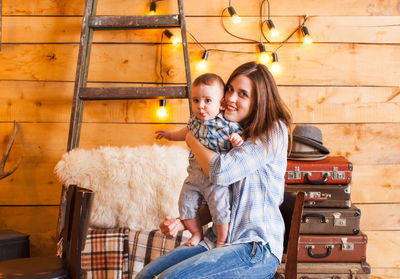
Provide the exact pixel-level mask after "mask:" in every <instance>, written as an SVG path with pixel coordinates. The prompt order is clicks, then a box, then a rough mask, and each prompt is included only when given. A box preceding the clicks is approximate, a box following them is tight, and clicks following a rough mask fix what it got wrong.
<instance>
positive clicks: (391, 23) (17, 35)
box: [2, 16, 400, 44]
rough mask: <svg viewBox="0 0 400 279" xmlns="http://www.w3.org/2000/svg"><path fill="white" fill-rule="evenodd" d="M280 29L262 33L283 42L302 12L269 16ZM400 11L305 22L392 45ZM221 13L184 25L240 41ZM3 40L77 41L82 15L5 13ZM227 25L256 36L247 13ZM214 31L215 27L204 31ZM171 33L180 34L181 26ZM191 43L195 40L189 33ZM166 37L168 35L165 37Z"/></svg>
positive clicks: (155, 34) (205, 38) (129, 33)
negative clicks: (221, 16)
mask: <svg viewBox="0 0 400 279" xmlns="http://www.w3.org/2000/svg"><path fill="white" fill-rule="evenodd" d="M271 19H272V20H273V22H274V24H275V26H276V28H277V29H278V30H279V35H278V36H277V37H276V38H271V37H269V32H268V29H267V27H264V32H265V34H266V35H267V36H268V39H269V40H270V41H271V42H282V41H283V40H284V39H286V37H287V36H288V35H289V34H290V33H292V32H293V31H294V29H296V28H297V27H298V26H299V24H301V23H302V22H303V17H297V16H292V17H272V18H271ZM399 21H400V16H325V17H321V16H310V17H309V18H308V20H307V27H308V29H309V31H310V34H311V35H312V38H313V42H315V43H317V42H325V43H326V42H333V43H338V42H342V43H373V44H393V43H399V42H400V35H399V34H400V26H399V25H398V22H399ZM221 22H222V21H221V18H218V17H187V18H186V25H187V30H188V31H189V32H190V34H193V36H194V37H195V38H196V39H197V40H198V41H199V42H201V43H207V42H219V43H226V42H235V43H241V42H243V41H242V40H239V39H238V38H235V37H233V36H231V35H229V34H228V33H227V32H225V31H224V29H223V26H222V23H221ZM3 24H4V28H3V34H2V42H3V43H78V42H79V39H80V32H81V24H82V17H79V16H76V17H56V16H53V17H48V16H46V17H43V16H35V17H25V16H5V17H4V18H3ZM224 24H225V25H226V27H227V28H228V30H229V31H230V32H232V33H234V34H235V35H238V36H241V37H244V38H250V39H253V40H260V32H259V17H258V16H257V17H246V18H244V19H243V21H242V22H241V24H240V25H236V24H233V23H232V22H231V20H230V19H229V18H227V19H224ZM208 30H213V32H208ZM170 31H171V32H173V33H175V34H176V35H178V36H180V30H179V29H171V30H170ZM162 32H163V30H151V29H146V30H124V31H116V30H114V31H100V32H97V31H96V32H94V37H93V41H94V42H136V43H137V42H152V43H159V42H160V41H161V33H162ZM301 39H302V38H301V34H300V33H296V34H295V35H294V36H293V37H292V38H291V39H290V40H289V42H301ZM188 40H189V42H192V43H193V42H194V40H193V38H192V37H191V36H189V37H188ZM164 42H166V43H168V42H169V40H168V39H167V38H165V36H164Z"/></svg>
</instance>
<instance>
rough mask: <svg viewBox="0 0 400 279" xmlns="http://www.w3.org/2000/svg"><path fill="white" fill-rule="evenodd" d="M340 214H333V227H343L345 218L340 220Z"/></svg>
mask: <svg viewBox="0 0 400 279" xmlns="http://www.w3.org/2000/svg"><path fill="white" fill-rule="evenodd" d="M341 215H342V214H341V213H340V212H336V213H333V226H337V227H345V226H346V218H340V216H341Z"/></svg>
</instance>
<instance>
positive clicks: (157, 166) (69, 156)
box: [55, 145, 189, 230]
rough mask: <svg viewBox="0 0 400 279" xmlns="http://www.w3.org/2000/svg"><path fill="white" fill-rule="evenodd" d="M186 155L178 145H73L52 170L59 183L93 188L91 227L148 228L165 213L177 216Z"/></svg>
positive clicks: (151, 227) (155, 223)
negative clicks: (91, 146) (92, 147)
mask: <svg viewBox="0 0 400 279" xmlns="http://www.w3.org/2000/svg"><path fill="white" fill-rule="evenodd" d="M188 154H189V152H188V150H186V149H184V148H182V147H177V146H159V145H153V146H138V147H100V148H97V149H91V150H85V149H81V148H77V149H74V150H71V151H70V152H68V153H65V154H64V155H63V156H62V159H61V161H60V162H58V163H57V165H56V167H55V172H56V174H57V176H58V177H59V179H60V180H61V182H62V183H63V184H64V185H70V184H77V185H78V186H81V187H84V188H89V189H92V190H93V191H94V192H95V199H94V202H93V207H92V214H91V225H92V226H94V227H99V228H115V227H128V228H130V229H135V230H142V229H144V230H150V229H156V228H158V224H159V223H160V222H161V221H162V220H163V218H164V217H165V216H166V215H169V216H178V215H179V213H178V198H179V192H180V189H181V187H182V184H183V181H184V179H185V177H186V175H187V172H186V167H187V165H188Z"/></svg>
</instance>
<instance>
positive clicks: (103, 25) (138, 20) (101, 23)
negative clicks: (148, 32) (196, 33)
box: [89, 15, 180, 30]
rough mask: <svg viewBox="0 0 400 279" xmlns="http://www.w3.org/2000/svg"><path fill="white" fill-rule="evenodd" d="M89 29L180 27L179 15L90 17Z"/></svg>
mask: <svg viewBox="0 0 400 279" xmlns="http://www.w3.org/2000/svg"><path fill="white" fill-rule="evenodd" d="M89 27H90V28H93V29H96V30H105V29H147V28H154V29H155V28H168V27H180V24H179V15H152V16H151V15H148V16H146V15H137V16H91V17H89Z"/></svg>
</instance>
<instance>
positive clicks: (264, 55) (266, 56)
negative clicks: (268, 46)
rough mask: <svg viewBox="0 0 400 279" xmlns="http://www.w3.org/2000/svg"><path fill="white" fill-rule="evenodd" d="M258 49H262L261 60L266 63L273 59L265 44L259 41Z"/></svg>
mask: <svg viewBox="0 0 400 279" xmlns="http://www.w3.org/2000/svg"><path fill="white" fill-rule="evenodd" d="M258 49H259V50H260V57H259V60H260V62H261V63H262V64H265V65H266V64H268V63H269V62H270V60H271V56H270V55H269V53H267V52H266V51H265V46H264V45H263V44H262V43H259V44H258Z"/></svg>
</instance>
